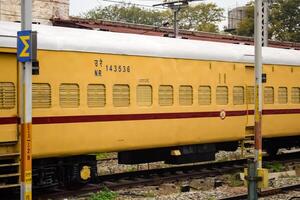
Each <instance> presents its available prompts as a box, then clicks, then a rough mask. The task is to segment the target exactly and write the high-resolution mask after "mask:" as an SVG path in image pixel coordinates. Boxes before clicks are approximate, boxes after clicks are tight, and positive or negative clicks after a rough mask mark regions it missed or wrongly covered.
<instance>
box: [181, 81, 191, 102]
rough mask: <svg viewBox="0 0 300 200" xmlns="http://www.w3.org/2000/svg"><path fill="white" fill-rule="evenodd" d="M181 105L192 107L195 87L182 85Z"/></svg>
mask: <svg viewBox="0 0 300 200" xmlns="http://www.w3.org/2000/svg"><path fill="white" fill-rule="evenodd" d="M179 104H180V105H185V106H188V105H192V104H193V87H192V86H190V85H181V86H180V87H179Z"/></svg>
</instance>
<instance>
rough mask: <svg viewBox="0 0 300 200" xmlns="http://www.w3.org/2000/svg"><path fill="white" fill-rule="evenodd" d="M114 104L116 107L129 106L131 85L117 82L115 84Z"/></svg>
mask: <svg viewBox="0 0 300 200" xmlns="http://www.w3.org/2000/svg"><path fill="white" fill-rule="evenodd" d="M113 104H114V106H115V107H127V106H129V104H130V89H129V85H126V84H116V85H114V86H113Z"/></svg>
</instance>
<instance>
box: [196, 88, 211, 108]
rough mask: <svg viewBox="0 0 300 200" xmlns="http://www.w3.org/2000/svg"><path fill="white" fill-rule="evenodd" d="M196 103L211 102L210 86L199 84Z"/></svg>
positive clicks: (207, 103)
mask: <svg viewBox="0 0 300 200" xmlns="http://www.w3.org/2000/svg"><path fill="white" fill-rule="evenodd" d="M198 103H199V105H210V104H211V88H210V86H199V88H198Z"/></svg>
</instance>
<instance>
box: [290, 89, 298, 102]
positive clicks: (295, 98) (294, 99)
mask: <svg viewBox="0 0 300 200" xmlns="http://www.w3.org/2000/svg"><path fill="white" fill-rule="evenodd" d="M292 103H300V88H299V87H293V88H292Z"/></svg>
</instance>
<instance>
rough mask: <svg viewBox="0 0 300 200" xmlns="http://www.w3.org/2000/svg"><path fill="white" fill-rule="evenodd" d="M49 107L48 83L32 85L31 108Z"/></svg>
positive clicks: (49, 88)
mask: <svg viewBox="0 0 300 200" xmlns="http://www.w3.org/2000/svg"><path fill="white" fill-rule="evenodd" d="M50 107H51V86H50V85H49V84H48V83H33V84H32V108H50Z"/></svg>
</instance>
